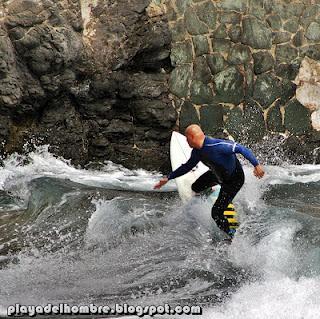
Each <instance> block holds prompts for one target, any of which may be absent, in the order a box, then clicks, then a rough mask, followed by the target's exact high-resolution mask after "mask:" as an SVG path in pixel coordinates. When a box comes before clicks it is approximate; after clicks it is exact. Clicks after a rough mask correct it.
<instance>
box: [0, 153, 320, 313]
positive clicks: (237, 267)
mask: <svg viewBox="0 0 320 319" xmlns="http://www.w3.org/2000/svg"><path fill="white" fill-rule="evenodd" d="M265 169H266V176H265V178H264V179H262V180H257V179H256V178H255V177H254V176H253V174H252V168H251V167H250V166H245V173H246V182H245V185H244V187H243V189H242V190H241V191H240V193H239V194H238V195H237V197H236V199H235V201H234V204H235V206H236V209H237V211H238V213H239V219H240V222H241V227H240V228H239V230H238V232H237V234H236V236H235V238H234V240H233V242H232V244H231V245H226V244H223V243H222V242H221V238H223V236H222V234H221V233H220V232H219V230H218V229H217V227H216V226H215V224H214V223H213V221H212V220H211V217H210V205H209V204H208V203H207V202H205V201H204V200H203V199H199V198H196V199H194V200H193V201H191V202H189V203H187V204H183V203H182V202H181V201H180V199H179V197H178V195H177V192H176V187H175V184H174V181H171V182H170V183H168V184H167V185H166V187H164V188H163V189H162V191H161V192H159V191H154V190H153V189H152V188H153V185H154V184H155V183H156V182H157V181H158V179H159V177H160V174H159V173H157V172H147V171H144V170H135V171H132V170H128V169H125V168H123V167H121V166H119V165H115V164H113V163H111V162H106V163H104V164H103V165H102V169H101V170H92V169H91V170H89V169H88V170H84V169H80V168H76V167H73V166H72V165H71V164H70V163H69V162H68V161H66V160H64V159H61V158H57V157H55V156H53V155H52V154H50V153H49V152H48V148H47V147H40V148H38V149H37V150H36V151H34V152H31V153H29V154H28V155H27V156H20V155H17V154H14V155H12V156H11V157H9V158H8V159H7V160H5V162H4V166H3V167H1V168H0V315H2V316H5V315H6V309H7V307H8V306H9V305H13V304H16V303H20V304H24V305H46V304H48V303H51V304H58V303H68V304H71V305H84V304H90V303H94V304H96V305H113V304H114V303H128V304H132V305H157V304H159V305H160V304H165V303H168V304H170V305H177V304H180V305H200V306H202V307H203V314H202V315H201V316H200V317H201V318H218V319H222V318H228V319H230V318H246V319H248V318H273V319H274V318H288V319H289V318H290V319H291V318H299V319H300V318H304V319H305V318H318V317H319V312H320V293H319V292H320V196H319V194H320V166H319V165H301V166H293V165H287V164H283V165H281V166H266V167H265ZM178 317H179V316H176V318H178ZM180 317H181V318H188V317H189V318H190V316H180ZM197 317H198V318H199V316H197Z"/></svg>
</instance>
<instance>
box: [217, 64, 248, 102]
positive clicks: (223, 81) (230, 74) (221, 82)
mask: <svg viewBox="0 0 320 319" xmlns="http://www.w3.org/2000/svg"><path fill="white" fill-rule="evenodd" d="M243 82H244V77H243V75H242V74H241V73H240V72H239V70H238V69H237V68H236V67H228V68H227V69H225V70H223V71H221V72H219V73H217V74H216V75H215V76H214V86H215V92H216V96H215V98H216V99H218V100H219V101H221V102H225V103H233V104H235V105H238V104H239V103H240V102H241V101H242V100H243V98H244V88H243Z"/></svg>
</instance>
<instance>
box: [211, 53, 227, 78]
mask: <svg viewBox="0 0 320 319" xmlns="http://www.w3.org/2000/svg"><path fill="white" fill-rule="evenodd" d="M207 63H208V65H209V68H210V70H211V73H212V74H216V73H219V72H221V71H222V70H223V69H224V68H225V66H226V65H227V63H226V61H225V59H224V58H223V56H222V55H221V54H220V53H213V54H210V55H207Z"/></svg>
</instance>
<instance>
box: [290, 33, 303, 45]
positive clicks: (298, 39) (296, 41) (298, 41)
mask: <svg viewBox="0 0 320 319" xmlns="http://www.w3.org/2000/svg"><path fill="white" fill-rule="evenodd" d="M292 43H293V45H294V46H296V47H301V46H302V45H303V44H304V32H303V31H302V30H300V31H298V32H297V33H296V34H295V35H294V37H293V39H292Z"/></svg>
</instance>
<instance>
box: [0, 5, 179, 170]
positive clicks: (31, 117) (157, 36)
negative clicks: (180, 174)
mask: <svg viewBox="0 0 320 319" xmlns="http://www.w3.org/2000/svg"><path fill="white" fill-rule="evenodd" d="M0 9H1V24H0V122H1V129H0V135H1V138H2V141H3V143H1V145H2V152H7V153H10V152H13V151H21V150H22V149H23V146H24V144H25V143H26V142H28V141H30V140H32V141H34V142H36V143H41V144H49V145H50V149H51V151H53V152H54V153H56V154H57V155H62V156H63V157H65V158H68V159H72V160H73V162H74V163H76V164H77V163H79V164H86V163H88V162H89V161H93V160H94V161H103V160H112V161H114V162H117V163H121V164H124V165H125V166H128V167H145V168H153V169H162V168H163V167H164V166H166V165H167V164H168V161H167V150H168V141H169V139H170V133H171V130H172V127H173V126H174V125H175V122H176V110H175V109H174V108H173V106H172V102H171V101H170V99H169V90H168V84H167V83H168V77H169V75H168V73H169V72H170V71H171V64H170V59H169V54H170V48H171V34H170V32H169V30H168V24H167V20H166V17H165V16H164V10H163V7H161V6H159V5H155V4H154V3H150V1H149V0H132V1H130V2H128V1H125V0H118V1H101V0H96V1H84V0H81V1H80V0H78V1H75V0H59V1H53V0H39V1H34V0H15V1H4V0H3V1H2V3H1V4H0ZM159 150H163V151H159Z"/></svg>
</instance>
